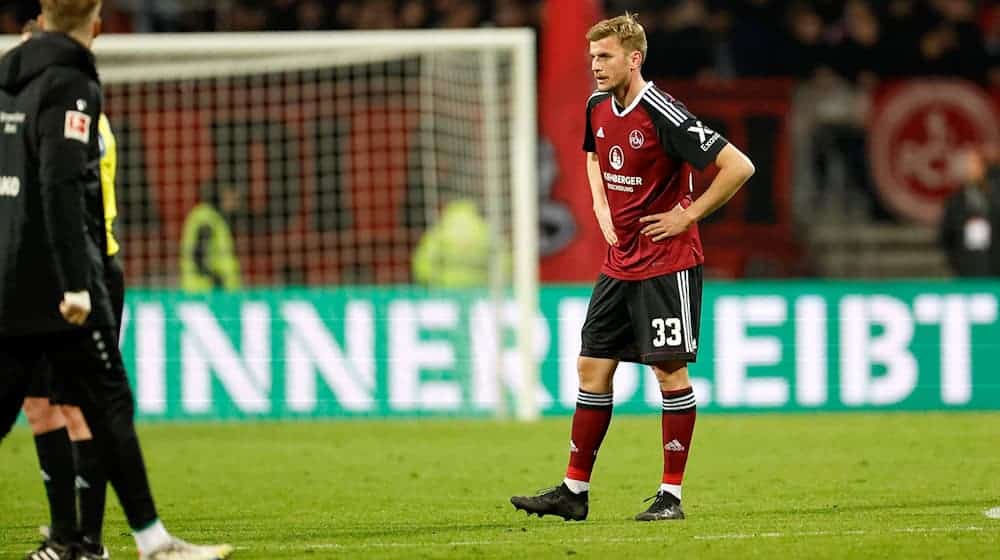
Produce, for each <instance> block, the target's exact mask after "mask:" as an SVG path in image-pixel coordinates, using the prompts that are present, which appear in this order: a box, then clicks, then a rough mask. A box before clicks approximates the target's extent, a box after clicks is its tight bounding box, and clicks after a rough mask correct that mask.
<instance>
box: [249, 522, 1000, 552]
mask: <svg viewBox="0 0 1000 560" xmlns="http://www.w3.org/2000/svg"><path fill="white" fill-rule="evenodd" d="M980 531H998V532H1000V525H997V526H995V527H992V526H991V527H980V526H975V525H963V526H952V527H897V528H894V529H858V530H847V531H766V532H759V533H722V534H716V535H690V536H688V537H687V538H690V539H693V540H696V541H721V540H747V539H782V538H800V537H848V536H864V535H874V536H878V535H888V534H899V533H908V534H916V535H922V534H932V533H959V532H980ZM677 538H683V537H682V536H678V535H670V534H663V535H660V536H656V537H609V538H599V537H596V538H595V537H579V538H573V539H572V540H569V541H563V542H548V543H540V544H551V545H557V546H566V545H580V544H629V543H657V542H669V541H670V540H672V539H677ZM523 544H524V541H523V540H514V539H496V540H494V539H479V540H464V541H447V542H366V543H349V544H345V543H312V544H303V545H299V546H288V545H277V546H274V545H266V546H264V547H262V549H264V550H276V551H286V552H287V551H295V550H364V549H379V548H385V549H392V548H461V547H477V546H483V547H490V546H517V545H523ZM236 548H237V550H246V551H252V550H255V549H254V547H245V546H237V547H236Z"/></svg>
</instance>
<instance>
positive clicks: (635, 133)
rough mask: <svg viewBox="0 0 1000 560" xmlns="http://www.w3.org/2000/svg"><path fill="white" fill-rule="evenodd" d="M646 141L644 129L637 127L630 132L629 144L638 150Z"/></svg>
mask: <svg viewBox="0 0 1000 560" xmlns="http://www.w3.org/2000/svg"><path fill="white" fill-rule="evenodd" d="M645 143H646V137H645V136H643V135H642V131H641V130H638V129H635V130H632V132H629V133H628V145H629V146H632V147H633V148H635V149H636V150H638V149H639V148H641V147H642V145H643V144H645Z"/></svg>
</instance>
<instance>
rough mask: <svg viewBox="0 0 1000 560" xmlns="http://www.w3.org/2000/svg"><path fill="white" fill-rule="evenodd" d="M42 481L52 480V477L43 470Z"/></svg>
mask: <svg viewBox="0 0 1000 560" xmlns="http://www.w3.org/2000/svg"><path fill="white" fill-rule="evenodd" d="M42 482H52V477H51V476H49V473H47V472H45V471H44V470H43V471H42Z"/></svg>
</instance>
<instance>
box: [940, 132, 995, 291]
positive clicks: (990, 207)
mask: <svg viewBox="0 0 1000 560" xmlns="http://www.w3.org/2000/svg"><path fill="white" fill-rule="evenodd" d="M998 155H1000V154H998V150H997V147H995V146H991V147H988V148H986V149H984V150H979V149H975V148H970V149H967V150H965V151H964V152H963V153H962V154H961V155H960V156H959V159H958V161H959V172H960V173H961V177H962V188H961V189H959V190H958V191H957V192H956V193H955V194H953V195H951V197H950V198H949V199H948V201H947V202H946V203H945V206H944V214H943V216H942V218H941V228H940V240H941V246H942V248H943V249H944V251H945V253H947V255H948V262H949V263H950V264H951V268H952V270H953V271H954V272H955V274H957V275H958V276H966V277H981V276H1000V184H998V183H1000V181H998V179H1000V157H998Z"/></svg>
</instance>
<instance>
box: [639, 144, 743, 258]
mask: <svg viewBox="0 0 1000 560" xmlns="http://www.w3.org/2000/svg"><path fill="white" fill-rule="evenodd" d="M715 164H716V165H717V166H718V167H719V174H718V175H716V176H715V179H714V180H713V181H712V184H711V185H709V187H708V189H707V190H706V191H705V193H704V194H702V195H701V196H700V197H698V199H697V200H695V201H694V203H692V204H691V206H689V207H687V208H683V207H682V206H681V205H679V204H678V205H677V206H674V207H673V208H672V209H670V210H669V211H667V212H663V213H660V214H650V215H649V216H643V217H642V218H639V221H640V222H643V223H648V224H649V225H647V226H646V227H644V228H643V229H642V234H643V235H646V236H648V237H652V238H653V241H662V240H664V239H667V238H668V237H673V236H675V235H677V234H679V233H683V232H685V231H687V229H688V228H689V227H691V225H692V224H696V223H698V222H700V221H701V220H702V219H704V218H705V217H706V216H708V215H709V214H711V213H712V212H715V211H716V210H718V209H719V208H720V207H722V205H723V204H725V203H726V202H728V201H729V199H731V198H733V195H735V194H736V192H737V191H738V190H740V187H742V186H743V185H744V183H746V182H747V180H748V179H749V178H750V177H751V176H753V174H754V171H756V169H755V168H754V166H753V162H751V161H750V158H748V157H747V156H746V154H744V153H743V152H741V151H740V150H739V149H738V148H736V147H735V146H733V145H732V144H729V145H727V146H726V147H725V148H723V149H722V150H721V151H720V152H719V155H718V156H716V158H715Z"/></svg>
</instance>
